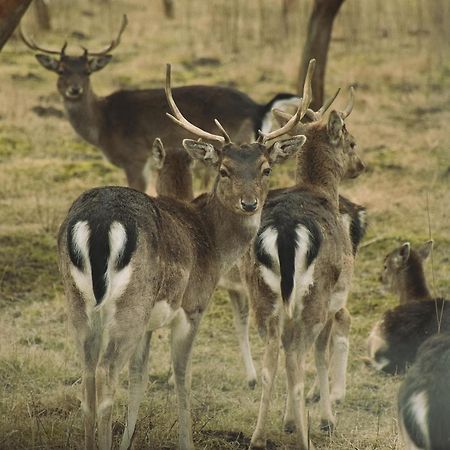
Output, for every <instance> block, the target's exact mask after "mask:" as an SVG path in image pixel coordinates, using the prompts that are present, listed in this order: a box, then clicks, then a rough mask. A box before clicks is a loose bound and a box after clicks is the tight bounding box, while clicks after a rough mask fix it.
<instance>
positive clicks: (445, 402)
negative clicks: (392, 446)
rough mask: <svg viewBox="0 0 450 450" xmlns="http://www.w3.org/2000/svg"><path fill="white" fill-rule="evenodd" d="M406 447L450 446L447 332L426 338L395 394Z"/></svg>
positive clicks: (449, 345) (439, 449)
mask: <svg viewBox="0 0 450 450" xmlns="http://www.w3.org/2000/svg"><path fill="white" fill-rule="evenodd" d="M398 418H399V423H400V432H401V434H402V437H403V441H404V443H405V446H406V450H446V449H448V448H450V333H448V332H446V333H442V334H438V335H436V336H432V337H430V338H428V339H427V340H426V341H425V342H424V343H423V344H422V345H421V346H420V348H419V350H418V352H417V359H416V361H415V363H414V364H413V365H412V366H411V368H410V369H409V370H408V373H407V374H406V377H405V380H404V382H403V383H402V385H401V386H400V391H399V394H398Z"/></svg>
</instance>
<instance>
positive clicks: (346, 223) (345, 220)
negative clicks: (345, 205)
mask: <svg viewBox="0 0 450 450" xmlns="http://www.w3.org/2000/svg"><path fill="white" fill-rule="evenodd" d="M341 220H342V224H343V225H344V229H345V231H346V232H347V234H348V235H349V236H350V227H351V224H352V218H351V217H350V216H349V215H348V214H341Z"/></svg>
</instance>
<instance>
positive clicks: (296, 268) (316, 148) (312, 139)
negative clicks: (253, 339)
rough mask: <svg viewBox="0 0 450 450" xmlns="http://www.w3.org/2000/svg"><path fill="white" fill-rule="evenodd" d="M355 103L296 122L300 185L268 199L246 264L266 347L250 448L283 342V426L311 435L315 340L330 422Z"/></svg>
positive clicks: (259, 434) (347, 255)
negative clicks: (308, 405)
mask: <svg viewBox="0 0 450 450" xmlns="http://www.w3.org/2000/svg"><path fill="white" fill-rule="evenodd" d="M352 107H353V91H352V98H351V101H350V103H349V105H348V106H347V107H346V109H345V110H344V111H343V112H337V111H332V112H331V113H330V116H329V119H328V122H327V123H322V122H321V121H319V122H313V123H311V124H305V125H303V124H299V125H297V127H296V128H295V129H296V130H298V129H302V130H304V131H305V133H307V135H308V138H307V143H306V145H305V146H304V147H303V149H302V151H301V152H300V153H299V154H298V156H297V158H298V163H297V174H296V178H297V184H296V186H294V187H292V188H291V189H286V190H283V191H282V192H281V193H280V194H279V195H276V196H273V197H272V198H270V199H268V201H267V202H266V205H265V208H264V210H263V214H262V220H261V227H260V229H259V231H258V235H257V238H256V240H255V244H254V249H252V250H250V251H248V252H247V253H246V255H245V260H244V263H243V264H242V265H241V271H242V273H243V275H244V278H245V280H246V284H247V288H248V291H249V294H250V302H251V304H252V307H253V309H254V311H255V316H256V322H257V326H258V330H259V333H260V335H261V336H262V337H263V338H264V339H265V342H266V348H265V353H264V359H263V368H262V397H261V404H260V410H259V415H258V422H257V425H256V429H255V431H254V433H253V436H252V440H251V446H252V448H265V444H266V439H265V423H266V418H267V413H268V409H269V404H270V398H271V393H272V387H273V382H274V377H275V372H276V369H277V365H278V353H279V347H280V342H281V344H282V346H283V349H284V352H285V356H286V374H287V388H288V398H287V405H286V413H285V417H284V427H285V429H286V430H287V431H294V430H295V431H296V432H297V441H296V445H297V446H298V448H301V449H304V450H306V449H309V448H312V446H311V445H310V443H309V442H308V437H307V436H308V434H307V426H306V423H305V405H304V393H303V390H304V363H305V357H306V354H307V352H308V350H309V348H310V347H311V346H312V344H313V343H315V357H316V368H317V371H318V376H319V385H320V409H321V417H322V427H323V428H326V429H331V428H332V427H333V424H334V417H333V414H332V412H331V404H330V395H329V384H328V383H329V382H328V368H327V363H328V361H327V357H326V348H327V346H328V340H329V335H330V331H331V328H332V324H333V320H334V316H335V314H336V313H337V312H338V311H340V310H341V309H342V308H343V307H344V306H345V301H346V298H347V294H348V290H349V287H350V281H351V275H352V270H353V258H354V256H353V251H352V244H351V242H350V237H349V233H348V230H346V228H345V225H344V223H343V220H342V218H341V216H340V214H339V204H338V198H339V197H338V187H339V183H340V180H341V179H342V178H343V177H344V176H349V177H356V176H357V175H358V174H359V173H360V172H361V171H362V170H363V168H364V165H363V163H362V161H361V160H360V158H359V156H358V155H357V153H356V151H355V148H354V147H355V142H354V138H353V136H352V135H351V134H350V133H348V131H347V129H346V127H345V124H344V120H345V118H346V117H347V116H348V115H349V114H350V112H351V110H352Z"/></svg>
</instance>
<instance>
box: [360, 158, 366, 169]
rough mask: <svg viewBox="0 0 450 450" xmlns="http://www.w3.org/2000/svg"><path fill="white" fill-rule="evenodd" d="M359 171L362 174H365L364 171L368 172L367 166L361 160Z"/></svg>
mask: <svg viewBox="0 0 450 450" xmlns="http://www.w3.org/2000/svg"><path fill="white" fill-rule="evenodd" d="M358 170H359V171H360V172H363V171H364V170H366V165H365V164H364V163H363V162H362V161H361V160H359V161H358Z"/></svg>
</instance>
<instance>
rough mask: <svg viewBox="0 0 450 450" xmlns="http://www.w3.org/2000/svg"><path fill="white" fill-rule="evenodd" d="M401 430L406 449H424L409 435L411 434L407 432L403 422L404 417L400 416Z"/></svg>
mask: <svg viewBox="0 0 450 450" xmlns="http://www.w3.org/2000/svg"><path fill="white" fill-rule="evenodd" d="M400 432H401V434H402V436H403V441H404V443H405V449H406V450H423V449H422V448H419V447H417V446H416V444H414V442H413V441H412V440H411V438H410V437H409V434H408V433H407V431H406V428H405V424H404V423H403V417H400Z"/></svg>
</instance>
